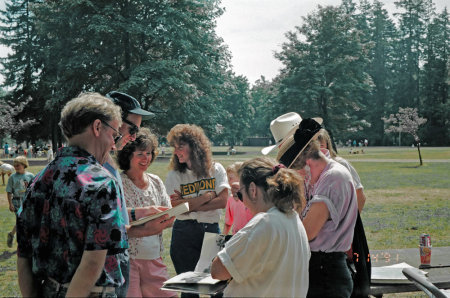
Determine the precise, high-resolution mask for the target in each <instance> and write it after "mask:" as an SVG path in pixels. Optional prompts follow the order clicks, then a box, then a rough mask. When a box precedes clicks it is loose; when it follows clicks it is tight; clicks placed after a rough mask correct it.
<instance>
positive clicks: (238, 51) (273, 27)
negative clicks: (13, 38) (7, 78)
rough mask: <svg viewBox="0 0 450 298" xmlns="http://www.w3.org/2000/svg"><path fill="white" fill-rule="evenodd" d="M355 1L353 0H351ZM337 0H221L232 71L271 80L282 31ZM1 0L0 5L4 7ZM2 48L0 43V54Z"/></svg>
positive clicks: (390, 1) (221, 27)
mask: <svg viewBox="0 0 450 298" xmlns="http://www.w3.org/2000/svg"><path fill="white" fill-rule="evenodd" d="M394 1H395V0H383V1H382V2H383V3H385V8H386V9H387V10H388V11H390V12H393V11H394V10H395V5H394ZM355 2H357V1H355ZM433 2H434V3H435V4H436V7H437V11H438V12H441V11H442V10H443V8H444V6H446V5H447V7H448V6H449V3H448V0H433ZM340 3H341V1H340V0H222V6H223V7H225V9H226V11H225V13H224V14H223V15H222V16H221V17H220V18H219V19H218V20H217V34H218V35H219V36H221V37H222V38H223V39H224V42H225V44H227V45H228V47H229V50H230V51H231V53H232V62H231V63H232V66H233V70H234V72H235V73H236V74H238V75H244V76H246V77H247V78H248V80H249V82H250V83H254V82H255V81H256V80H257V79H259V78H260V77H261V76H264V77H265V78H266V79H267V80H271V79H273V78H274V77H275V76H276V75H277V73H278V72H279V69H280V68H281V66H282V65H281V63H280V62H279V61H278V60H277V59H275V58H274V52H277V51H280V50H281V44H282V43H283V42H285V41H286V39H285V37H284V34H285V33H286V32H288V31H291V30H294V28H295V26H299V25H301V23H302V16H306V15H307V14H308V13H311V12H312V11H313V10H315V9H317V6H318V5H322V6H326V5H339V4H340ZM4 6H5V4H4V0H0V8H1V9H4ZM5 55H6V49H5V48H4V47H1V46H0V57H4V56H5Z"/></svg>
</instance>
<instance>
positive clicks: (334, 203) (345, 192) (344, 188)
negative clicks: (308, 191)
mask: <svg viewBox="0 0 450 298" xmlns="http://www.w3.org/2000/svg"><path fill="white" fill-rule="evenodd" d="M352 187H353V185H352V184H351V183H350V182H348V183H345V182H344V181H341V180H340V179H337V180H333V181H332V182H330V183H327V184H324V185H323V187H322V188H321V189H318V190H317V192H316V194H314V195H313V197H312V199H311V203H317V202H324V203H325V204H326V205H327V208H328V211H329V212H330V218H331V220H332V222H333V227H334V228H336V227H337V226H338V225H339V223H340V221H341V219H342V217H343V216H344V214H343V213H344V210H346V208H348V204H349V202H348V200H347V199H346V198H350V196H349V194H351V188H352Z"/></svg>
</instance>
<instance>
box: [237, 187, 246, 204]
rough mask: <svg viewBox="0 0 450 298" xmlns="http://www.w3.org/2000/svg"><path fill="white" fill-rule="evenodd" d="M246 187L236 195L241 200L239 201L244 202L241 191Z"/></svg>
mask: <svg viewBox="0 0 450 298" xmlns="http://www.w3.org/2000/svg"><path fill="white" fill-rule="evenodd" d="M244 187H245V186H242V187H241V188H239V190H238V191H237V192H236V195H237V197H238V199H239V201H241V202H244V197H243V196H242V192H241V189H242V188H244Z"/></svg>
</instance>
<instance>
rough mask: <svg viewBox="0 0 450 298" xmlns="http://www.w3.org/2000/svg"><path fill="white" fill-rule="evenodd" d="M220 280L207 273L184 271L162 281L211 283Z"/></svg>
mask: <svg viewBox="0 0 450 298" xmlns="http://www.w3.org/2000/svg"><path fill="white" fill-rule="evenodd" d="M218 282H220V280H218V279H214V278H212V277H211V274H209V273H203V272H193V271H190V272H184V273H181V274H178V275H177V276H174V277H172V278H171V279H169V280H167V281H165V282H164V284H165V285H168V284H205V285H213V284H216V283H218Z"/></svg>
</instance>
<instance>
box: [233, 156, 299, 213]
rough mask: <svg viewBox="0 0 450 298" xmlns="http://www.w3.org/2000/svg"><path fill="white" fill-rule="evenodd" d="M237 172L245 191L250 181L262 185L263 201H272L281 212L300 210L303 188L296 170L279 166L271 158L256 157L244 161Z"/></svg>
mask: <svg viewBox="0 0 450 298" xmlns="http://www.w3.org/2000/svg"><path fill="white" fill-rule="evenodd" d="M238 173H239V176H240V180H241V182H242V184H243V186H244V187H245V190H246V191H248V188H249V186H250V183H252V182H253V183H255V184H256V185H257V186H260V187H262V188H263V189H264V191H265V195H264V197H263V198H264V201H266V202H271V203H273V204H274V205H275V207H277V208H278V210H280V211H281V212H283V213H287V212H289V211H291V210H292V209H294V208H296V209H297V210H302V202H304V198H305V190H304V187H303V178H302V177H301V176H300V175H299V174H298V173H297V172H296V171H294V170H291V169H287V168H284V167H280V166H279V165H278V164H277V162H275V160H274V159H272V158H269V157H257V158H254V159H252V160H248V161H246V162H244V164H243V165H242V166H241V167H240V168H239V170H238Z"/></svg>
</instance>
